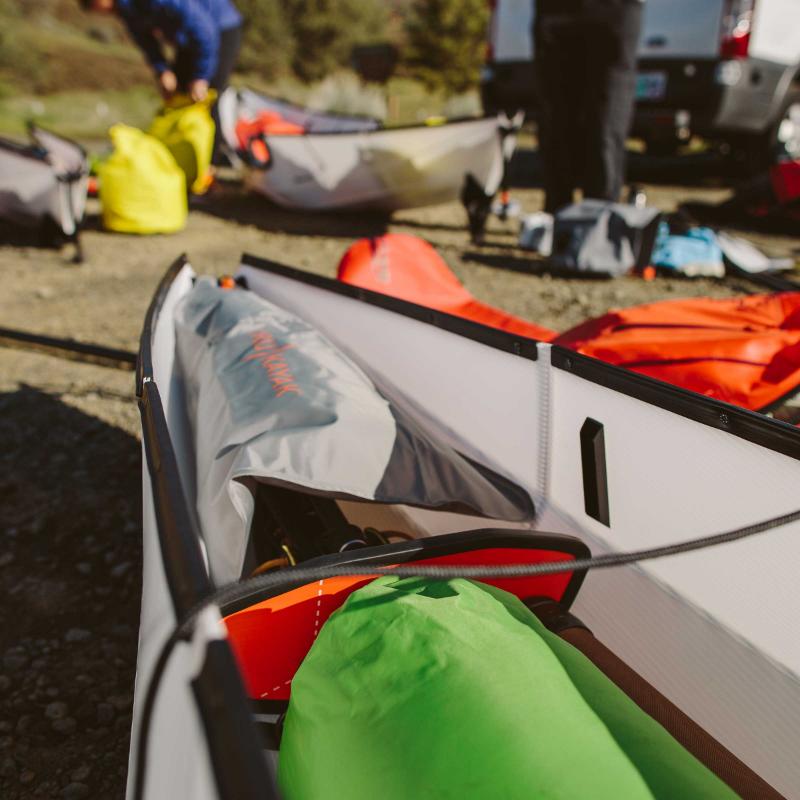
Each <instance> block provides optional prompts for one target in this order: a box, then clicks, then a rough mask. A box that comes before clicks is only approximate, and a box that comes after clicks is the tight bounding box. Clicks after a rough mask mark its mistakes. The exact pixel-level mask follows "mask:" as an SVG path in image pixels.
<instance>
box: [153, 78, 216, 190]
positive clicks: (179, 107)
mask: <svg viewBox="0 0 800 800" xmlns="http://www.w3.org/2000/svg"><path fill="white" fill-rule="evenodd" d="M216 99H217V94H216V92H213V91H211V92H209V93H208V97H207V98H206V99H205V100H203V102H201V103H195V102H194V101H193V100H192V99H191V98H189V97H186V96H185V95H175V96H174V97H173V98H171V99H170V100H168V101H167V103H166V104H165V106H164V108H162V109H161V111H159V112H158V115H157V116H156V118H155V119H154V120H153V124H152V125H151V126H150V129H149V130H148V133H149V134H150V135H151V136H155V137H156V139H158V140H159V141H161V142H163V143H164V144H165V145H166V146H167V149H168V150H169V151H170V153H172V155H173V156H174V157H175V161H177V162H178V166H179V167H180V168H181V169H182V170H183V172H184V174H185V175H186V185H187V186H188V187H189V189H190V190H191V191H192V192H194V193H195V194H202V193H203V192H204V191H205V190H206V189H207V188H208V184H209V181H208V174H209V168H210V166H211V156H212V153H213V152H214V131H215V126H214V120H213V119H212V118H211V106H212V105H213V103H214V102H215V101H216Z"/></svg>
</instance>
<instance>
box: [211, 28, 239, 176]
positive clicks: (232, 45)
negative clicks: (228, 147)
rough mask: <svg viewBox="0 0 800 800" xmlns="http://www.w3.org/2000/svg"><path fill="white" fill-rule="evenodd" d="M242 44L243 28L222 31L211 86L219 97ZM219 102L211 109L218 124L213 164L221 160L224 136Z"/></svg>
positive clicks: (215, 123) (234, 65) (225, 85)
mask: <svg viewBox="0 0 800 800" xmlns="http://www.w3.org/2000/svg"><path fill="white" fill-rule="evenodd" d="M241 46H242V28H241V26H239V27H236V28H229V29H228V30H226V31H222V33H221V34H220V40H219V59H218V61H217V71H216V73H215V75H214V77H213V78H212V80H211V83H210V86H211V88H212V89H214V90H216V92H217V97H219V96H220V95H221V94H222V93H223V92H224V91H225V89H227V88H228V82H229V81H230V77H231V74H232V73H233V70H234V68H235V67H236V62H237V60H238V59H239V49H240V48H241ZM217 106H218V104H217V103H214V106H213V107H212V109H211V115H212V116H213V118H214V125H215V126H216V133H215V136H214V156H213V158H212V163H213V164H218V162H219V161H220V160H221V156H220V145H221V142H222V137H221V135H220V121H219V111H218V109H217Z"/></svg>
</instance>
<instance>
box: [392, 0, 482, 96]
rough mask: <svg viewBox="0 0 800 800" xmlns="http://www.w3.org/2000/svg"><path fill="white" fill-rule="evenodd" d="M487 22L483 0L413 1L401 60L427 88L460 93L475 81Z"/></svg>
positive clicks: (479, 66) (477, 75)
mask: <svg viewBox="0 0 800 800" xmlns="http://www.w3.org/2000/svg"><path fill="white" fill-rule="evenodd" d="M488 25H489V4H488V3H487V2H486V0H413V2H412V3H411V7H410V9H409V13H408V17H407V21H406V36H407V41H408V47H407V52H406V56H405V59H404V60H405V63H406V65H407V67H408V69H409V71H410V73H411V74H412V76H413V77H415V78H417V79H418V80H420V81H422V82H423V83H424V84H425V85H426V86H427V87H428V88H429V89H432V90H445V91H447V92H464V91H466V90H467V89H471V88H472V87H474V86H475V85H476V84H477V83H478V78H479V74H480V68H481V66H482V64H483V61H484V43H485V41H486V30H487V27H488Z"/></svg>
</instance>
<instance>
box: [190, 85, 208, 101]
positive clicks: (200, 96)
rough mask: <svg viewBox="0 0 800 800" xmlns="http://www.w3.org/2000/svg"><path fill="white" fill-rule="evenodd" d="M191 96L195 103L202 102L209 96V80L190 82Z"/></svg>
mask: <svg viewBox="0 0 800 800" xmlns="http://www.w3.org/2000/svg"><path fill="white" fill-rule="evenodd" d="M189 96H190V97H191V98H192V100H194V101H195V103H202V102H203V100H205V99H206V97H208V81H203V80H196V81H192V82H191V83H190V84H189Z"/></svg>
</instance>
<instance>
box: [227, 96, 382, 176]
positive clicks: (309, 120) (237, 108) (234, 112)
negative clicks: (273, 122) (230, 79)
mask: <svg viewBox="0 0 800 800" xmlns="http://www.w3.org/2000/svg"><path fill="white" fill-rule="evenodd" d="M218 109H219V120H220V131H221V133H222V138H223V140H224V141H225V144H226V145H227V148H228V151H229V153H230V154H231V156H233V157H234V158H235V159H236V160H237V162H238V161H239V156H238V150H239V139H238V137H237V135H236V125H237V123H238V122H239V120H241V119H247V120H252V119H255V118H256V117H257V116H258V115H259V114H260V113H261V112H262V111H275V112H277V113H278V114H280V115H281V116H282V117H283V118H284V119H285V120H286V121H287V122H290V123H292V124H294V125H301V126H302V127H303V128H305V130H306V131H307V132H308V133H329V132H340V131H374V130H377V129H378V128H380V127H381V123H380V121H379V120H377V119H372V118H371V117H349V116H346V115H344V114H326V113H325V112H322V111H314V110H312V109H309V108H302V107H300V106H296V105H294V104H292V103H288V102H286V101H285V100H279V99H277V98H275V97H268V96H267V95H263V94H259V93H258V92H254V91H252V90H251V89H239V90H236V89H234V88H233V87H229V88H228V89H226V90H225V91H224V92H223V93H222V96H221V97H220V99H219V105H218Z"/></svg>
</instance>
